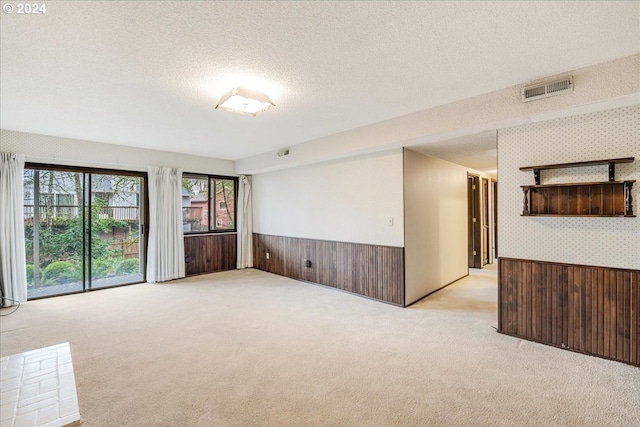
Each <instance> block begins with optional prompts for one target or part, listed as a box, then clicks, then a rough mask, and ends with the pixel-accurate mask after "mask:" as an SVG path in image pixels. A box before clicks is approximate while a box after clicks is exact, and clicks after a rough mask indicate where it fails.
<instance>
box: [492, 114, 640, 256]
mask: <svg viewBox="0 0 640 427" xmlns="http://www.w3.org/2000/svg"><path fill="white" fill-rule="evenodd" d="M620 157H635V159H636V160H635V161H634V162H633V163H630V164H620V165H616V180H618V181H622V180H636V181H640V105H634V106H630V107H625V108H619V109H614V110H607V111H602V112H597V113H592V114H585V115H580V116H573V117H567V118H562V119H557V120H551V121H546V122H540V123H531V124H528V125H525V126H518V127H513V128H508V129H501V130H499V131H498V181H499V185H498V203H499V205H498V206H499V207H498V232H499V236H498V249H499V255H500V256H501V257H509V258H523V259H531V260H541V261H553V262H563V263H572V264H583V265H594V266H604V267H618V268H631V269H640V212H639V210H638V206H639V203H638V201H639V200H640V192H639V190H640V182H636V183H635V184H634V187H633V190H632V196H633V211H634V213H635V214H636V215H638V216H639V217H636V218H577V217H556V218H554V217H522V216H520V215H521V213H522V198H523V194H522V190H521V189H520V186H521V185H531V184H534V178H533V172H532V171H529V172H521V171H520V170H519V168H520V167H522V166H532V165H545V164H553V163H568V162H579V161H587V160H601V159H609V158H620ZM607 180H608V167H607V166H606V165H604V166H593V167H586V168H571V169H556V170H546V171H541V183H542V184H552V183H561V182H597V181H607Z"/></svg>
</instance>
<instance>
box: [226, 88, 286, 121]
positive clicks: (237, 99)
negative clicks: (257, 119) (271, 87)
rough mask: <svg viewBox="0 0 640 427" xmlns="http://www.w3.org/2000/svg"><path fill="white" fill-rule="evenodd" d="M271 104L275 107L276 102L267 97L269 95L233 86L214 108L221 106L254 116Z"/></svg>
mask: <svg viewBox="0 0 640 427" xmlns="http://www.w3.org/2000/svg"><path fill="white" fill-rule="evenodd" d="M272 105H273V106H274V107H275V105H276V104H274V103H273V101H271V99H269V95H266V94H264V93H261V92H256V91H253V90H251V89H246V88H243V87H234V88H233V89H231V90H230V91H229V92H227V93H226V94H225V95H224V96H223V97H222V98H220V102H218V105H216V109H218V108H222V109H224V110H228V111H233V112H236V113H242V114H251V115H252V116H255V115H256V114H258V113H260V112H262V111H265V110H267V109H268V108H269V107H271V106H272Z"/></svg>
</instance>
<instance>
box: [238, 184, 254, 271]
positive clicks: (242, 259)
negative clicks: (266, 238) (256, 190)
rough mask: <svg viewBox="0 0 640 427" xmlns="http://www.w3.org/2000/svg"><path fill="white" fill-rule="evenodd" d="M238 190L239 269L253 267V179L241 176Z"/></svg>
mask: <svg viewBox="0 0 640 427" xmlns="http://www.w3.org/2000/svg"><path fill="white" fill-rule="evenodd" d="M238 181H239V188H238V266H237V267H238V268H250V267H253V207H252V205H251V177H250V176H244V175H240V179H239V180H238Z"/></svg>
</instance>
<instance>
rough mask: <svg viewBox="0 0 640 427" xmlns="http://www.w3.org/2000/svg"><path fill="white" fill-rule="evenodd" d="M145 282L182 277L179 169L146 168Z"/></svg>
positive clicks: (180, 175)
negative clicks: (146, 244) (147, 235)
mask: <svg viewBox="0 0 640 427" xmlns="http://www.w3.org/2000/svg"><path fill="white" fill-rule="evenodd" d="M148 171H149V248H148V252H147V253H148V257H147V282H151V283H154V282H164V281H166V280H172V279H179V278H181V277H184V276H185V267H184V239H183V233H182V170H181V169H172V168H162V167H156V166H149V170H148Z"/></svg>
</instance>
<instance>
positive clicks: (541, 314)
mask: <svg viewBox="0 0 640 427" xmlns="http://www.w3.org/2000/svg"><path fill="white" fill-rule="evenodd" d="M498 329H499V331H500V332H503V333H505V334H509V335H514V336H517V337H521V338H525V339H529V340H533V341H537V342H541V343H545V344H550V345H553V346H557V347H561V348H565V349H568V350H572V351H576V352H580V353H587V354H591V355H595V356H599V357H604V358H607V359H613V360H617V361H620V362H624V363H628V364H631V365H635V366H640V270H625V269H617V268H604V267H591V266H583V265H573V264H559V263H552V262H541V261H530V260H521V259H511V258H500V259H499V266H498Z"/></svg>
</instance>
